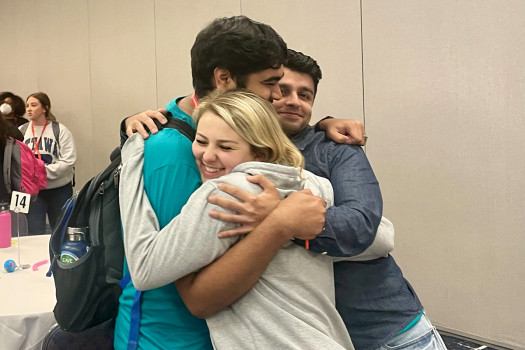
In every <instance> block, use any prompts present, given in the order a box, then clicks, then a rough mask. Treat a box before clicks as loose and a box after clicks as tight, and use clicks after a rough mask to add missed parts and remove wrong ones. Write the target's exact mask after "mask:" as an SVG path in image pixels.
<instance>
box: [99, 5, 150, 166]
mask: <svg viewBox="0 0 525 350" xmlns="http://www.w3.org/2000/svg"><path fill="white" fill-rule="evenodd" d="M89 45H90V73H91V104H92V119H93V131H94V137H93V141H94V142H96V143H97V144H98V147H95V148H94V149H93V155H94V159H95V162H94V164H95V169H94V170H95V171H98V170H99V169H101V168H103V167H104V166H105V165H106V164H108V162H109V157H108V156H109V153H110V151H111V150H112V149H113V147H115V146H117V145H118V140H119V136H118V130H119V124H120V121H121V120H122V119H123V118H124V117H125V116H128V115H131V114H133V113H135V112H141V111H143V110H145V109H147V108H153V107H155V105H156V100H157V91H156V75H155V74H156V61H155V59H156V55H155V12H154V3H153V1H125V0H110V1H89Z"/></svg>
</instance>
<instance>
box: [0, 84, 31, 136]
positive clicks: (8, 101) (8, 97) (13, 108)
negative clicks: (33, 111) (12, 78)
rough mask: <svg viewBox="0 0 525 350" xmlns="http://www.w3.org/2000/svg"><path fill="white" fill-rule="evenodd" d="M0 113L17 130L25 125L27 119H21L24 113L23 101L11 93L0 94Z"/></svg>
mask: <svg viewBox="0 0 525 350" xmlns="http://www.w3.org/2000/svg"><path fill="white" fill-rule="evenodd" d="M7 105H9V107H8V106H7ZM0 111H1V113H2V117H3V118H4V119H5V120H7V121H8V122H9V123H10V124H11V125H13V126H15V127H17V128H18V127H19V126H20V125H22V124H25V123H27V119H25V118H24V117H23V115H24V114H25V112H26V108H25V103H24V100H23V99H22V98H21V97H20V96H18V95H15V94H13V93H12V92H9V91H5V92H2V93H0Z"/></svg>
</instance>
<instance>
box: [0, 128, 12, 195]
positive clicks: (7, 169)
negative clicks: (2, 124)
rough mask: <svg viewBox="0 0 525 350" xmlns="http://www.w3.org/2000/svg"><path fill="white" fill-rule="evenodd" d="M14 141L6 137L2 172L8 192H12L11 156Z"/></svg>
mask: <svg viewBox="0 0 525 350" xmlns="http://www.w3.org/2000/svg"><path fill="white" fill-rule="evenodd" d="M13 145H14V141H13V140H12V139H11V138H9V137H8V138H7V139H6V143H5V148H4V164H3V169H2V172H3V174H4V185H5V189H6V191H7V193H8V194H9V193H11V192H12V190H11V156H12V154H13Z"/></svg>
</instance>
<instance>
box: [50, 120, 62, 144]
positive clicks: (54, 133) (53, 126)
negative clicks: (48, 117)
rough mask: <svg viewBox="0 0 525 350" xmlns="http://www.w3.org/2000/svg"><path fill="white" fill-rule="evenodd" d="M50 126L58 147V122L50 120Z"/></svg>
mask: <svg viewBox="0 0 525 350" xmlns="http://www.w3.org/2000/svg"><path fill="white" fill-rule="evenodd" d="M51 127H52V128H53V135H54V136H55V140H56V142H57V145H58V148H59V149H60V123H59V122H51Z"/></svg>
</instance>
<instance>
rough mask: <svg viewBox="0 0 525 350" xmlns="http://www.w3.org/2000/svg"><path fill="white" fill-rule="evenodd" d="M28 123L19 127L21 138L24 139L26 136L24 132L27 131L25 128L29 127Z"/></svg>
mask: <svg viewBox="0 0 525 350" xmlns="http://www.w3.org/2000/svg"><path fill="white" fill-rule="evenodd" d="M29 123H30V122H27V123H24V124H22V125H21V126H20V132H21V133H22V136H23V137H24V138H25V136H26V131H27V128H28V127H29Z"/></svg>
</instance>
